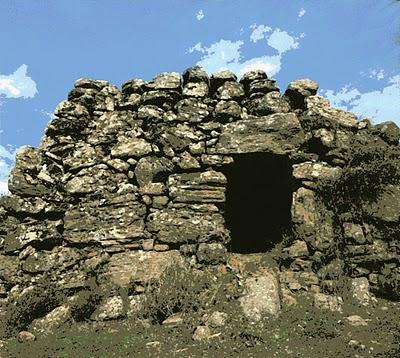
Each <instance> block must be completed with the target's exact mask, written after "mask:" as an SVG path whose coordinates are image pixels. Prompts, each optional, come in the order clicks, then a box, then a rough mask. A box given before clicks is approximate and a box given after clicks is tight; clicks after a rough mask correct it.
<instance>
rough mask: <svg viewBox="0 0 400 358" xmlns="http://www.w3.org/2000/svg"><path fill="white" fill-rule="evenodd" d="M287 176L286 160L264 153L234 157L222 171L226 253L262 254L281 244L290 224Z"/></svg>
mask: <svg viewBox="0 0 400 358" xmlns="http://www.w3.org/2000/svg"><path fill="white" fill-rule="evenodd" d="M291 172H292V167H291V165H290V163H289V161H288V159H287V157H285V156H279V155H274V154H268V153H251V154H241V155H237V156H236V157H235V158H234V163H233V164H231V165H230V166H229V167H227V168H226V169H225V170H224V174H225V175H226V177H227V179H228V185H227V191H226V203H225V219H226V224H227V227H228V229H229V230H230V232H231V238H232V241H231V247H230V251H232V252H236V253H255V252H265V251H268V250H270V249H272V248H273V247H274V246H275V244H276V243H278V242H280V241H281V239H282V230H283V229H284V228H286V227H288V225H289V224H290V221H291V215H290V207H291V202H292V191H293V190H292V175H291Z"/></svg>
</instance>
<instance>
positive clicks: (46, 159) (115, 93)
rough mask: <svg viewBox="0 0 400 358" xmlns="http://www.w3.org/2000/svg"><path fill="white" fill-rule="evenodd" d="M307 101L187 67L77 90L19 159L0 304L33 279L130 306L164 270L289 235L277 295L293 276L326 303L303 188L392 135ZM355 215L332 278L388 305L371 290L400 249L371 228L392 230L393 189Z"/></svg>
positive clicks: (327, 244) (6, 223) (324, 241)
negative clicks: (360, 146) (364, 216)
mask: <svg viewBox="0 0 400 358" xmlns="http://www.w3.org/2000/svg"><path fill="white" fill-rule="evenodd" d="M317 89H318V85H317V84H316V83H315V82H313V81H311V80H309V79H301V80H296V81H293V82H291V83H290V84H289V86H288V88H287V89H286V91H285V92H284V94H283V95H281V93H280V90H279V88H278V87H277V86H276V81H275V80H272V79H270V78H268V77H267V75H266V74H265V72H263V71H259V70H257V71H250V72H247V73H246V74H244V75H243V77H242V78H241V79H240V81H238V79H237V77H236V75H235V74H234V73H232V72H230V71H222V72H218V73H215V74H213V75H212V76H211V77H209V76H208V75H207V73H206V72H205V71H204V70H203V69H202V68H200V67H198V66H196V67H191V68H189V69H187V70H185V71H184V73H183V75H182V77H181V76H180V74H178V73H176V72H172V73H161V74H159V75H158V76H156V77H155V78H154V79H153V80H151V81H148V82H146V81H143V80H139V79H133V80H129V81H127V82H125V83H124V84H123V85H122V89H119V88H118V87H116V86H114V85H112V84H110V83H109V82H107V81H103V80H91V79H86V78H81V79H79V80H77V81H76V82H75V85H74V88H73V89H72V90H71V91H70V92H69V94H68V99H67V100H65V101H62V102H61V103H60V104H59V105H58V106H57V108H56V110H55V112H54V114H55V116H56V117H57V118H55V119H52V120H51V121H50V122H49V123H48V125H47V128H46V131H45V135H44V137H43V138H42V140H41V143H40V145H39V147H38V148H33V147H28V146H25V147H23V148H21V149H20V150H19V152H18V153H17V156H16V165H15V168H13V170H12V172H11V174H10V177H9V190H10V192H11V195H8V196H5V197H2V198H1V199H0V220H1V226H0V267H1V270H0V299H1V305H5V304H6V303H9V302H12V301H13V300H18V299H19V297H21V296H23V294H24V292H26V291H27V290H28V291H29V289H31V288H32V287H33V286H35V284H36V283H37V282H39V279H40V278H43V277H53V279H54V280H55V281H56V283H57V285H58V287H59V289H60V290H61V289H63V290H67V291H68V290H69V291H68V292H70V294H71V296H72V295H73V294H74V293H75V292H77V291H79V290H80V289H81V288H83V287H85V285H87V282H88V277H89V276H90V273H91V272H94V271H96V270H97V269H99V268H101V274H99V277H97V279H98V280H99V282H100V283H101V282H103V281H104V282H106V281H107V282H112V283H113V284H114V285H115V286H118V287H129V288H130V289H131V288H132V290H133V292H132V290H131V291H130V293H129V294H130V295H136V294H140V293H141V292H143V286H142V283H143V282H145V281H146V280H147V279H148V278H149V277H153V276H154V275H156V272H158V271H160V270H161V268H162V267H165V266H168V265H171V264H172V265H173V264H175V263H178V262H180V261H181V260H183V259H185V260H189V261H190V262H191V264H192V265H195V266H196V265H197V267H202V265H203V266H207V265H216V264H221V263H222V264H223V263H226V261H227V257H228V256H229V254H231V253H240V254H253V253H260V252H261V253H262V252H268V251H269V250H271V249H272V248H273V247H274V246H275V245H276V244H279V243H280V242H282V237H283V236H284V234H285V233H287V232H292V233H294V234H293V237H292V240H289V241H286V242H285V245H284V247H283V248H282V257H284V260H283V261H282V263H281V267H280V270H281V273H282V275H281V284H285V282H286V283H288V282H289V281H290V278H292V279H293V277H298V276H299V275H300V276H301V277H303V279H304V280H303V283H302V284H303V285H305V286H306V287H308V288H309V287H314V290H317V289H318V290H319V288H321V289H325V290H326V289H328V290H329V285H330V284H332V280H334V277H329V275H326V274H324V273H323V272H324V269H326V268H327V267H328V268H329V267H330V266H332V267H337V264H338V259H337V258H332V256H331V255H330V252H331V251H330V250H331V249H332V246H334V245H335V244H337V240H338V239H337V236H335V230H334V225H333V222H332V220H330V219H329V216H327V215H325V214H326V212H325V211H326V209H324V206H323V205H322V204H321V202H320V200H319V199H318V197H317V196H316V193H315V190H314V189H315V185H316V183H317V182H318V180H320V179H321V178H331V177H334V176H336V175H338V174H340V172H341V170H342V168H343V167H344V165H345V164H346V156H345V155H344V152H345V151H346V150H347V149H348V148H349V146H351V145H352V143H353V142H354V140H358V141H359V142H362V143H365V145H368V143H372V142H373V143H380V144H381V145H382V146H387V147H391V146H398V145H399V138H400V131H399V129H398V127H397V126H396V125H395V124H394V123H393V122H385V123H381V124H378V125H372V123H371V121H369V120H368V119H364V120H362V121H359V120H358V119H357V117H356V116H355V115H354V114H352V113H349V112H346V111H343V110H340V109H334V108H332V107H330V105H329V102H328V101H327V100H326V99H325V98H323V97H320V96H318V95H317V94H316V93H317ZM332 200H334V199H332ZM388 202H390V205H387V203H388ZM365 211H366V212H367V213H369V218H370V220H366V221H365V222H364V223H362V224H360V223H358V222H354V221H352V219H351V217H350V218H349V217H347V218H346V217H345V219H344V220H343V222H341V225H342V226H341V228H340V229H341V235H342V237H341V241H340V243H341V245H339V246H340V250H341V254H342V258H341V260H339V261H340V262H339V266H340V267H342V268H344V272H346V274H348V275H349V276H351V277H353V278H355V279H357V280H359V282H361V283H362V284H365V285H369V286H370V287H371V289H372V290H374V292H376V293H380V292H381V293H383V294H384V293H388V292H387V291H388V288H387V287H386V286H385V285H383V284H382V280H381V277H383V274H384V272H387V271H388V270H389V272H391V273H392V274H395V275H399V271H400V264H399V262H400V261H399V258H400V245H399V241H398V240H397V239H395V238H387V237H385V236H384V235H383V234H382V232H381V231H380V227H381V226H385V225H398V222H399V215H400V192H399V187H396V186H388V187H387V188H386V190H385V192H384V193H383V194H382V196H381V197H379V199H378V200H377V201H376V202H375V203H372V204H371V205H370V206H369V207H367V208H365ZM330 260H332V261H330ZM385 270H386V271H385ZM296 275H297V276H296ZM106 278H107V280H106ZM102 280H103V281H102ZM299 287H301V285H300V286H299ZM299 287H297V289H298V288H299ZM316 287H317V288H316ZM290 289H293V290H295V289H296V284H293V281H291V285H288V286H287V290H289V291H290ZM397 293H398V292H397ZM389 294H390V292H389ZM112 299H114V300H115V299H116V298H115V297H114V298H112ZM114 303H115V304H116V305H118V304H121V305H122V303H121V302H120V301H118V299H116V302H114ZM110 304H113V302H111V303H110ZM1 305H0V308H1ZM52 308H54V307H50V308H49V310H50V309H52ZM46 313H47V312H42V315H44V314H46ZM111 316H112V314H111ZM99 317H100V318H99ZM99 317H98V319H101V315H100V316H99ZM103 318H104V317H103Z"/></svg>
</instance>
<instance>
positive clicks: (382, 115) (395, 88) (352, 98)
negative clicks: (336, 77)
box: [320, 74, 400, 125]
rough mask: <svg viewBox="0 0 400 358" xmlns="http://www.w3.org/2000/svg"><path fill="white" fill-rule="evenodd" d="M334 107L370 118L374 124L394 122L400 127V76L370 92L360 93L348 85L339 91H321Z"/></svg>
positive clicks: (390, 79) (391, 78)
mask: <svg viewBox="0 0 400 358" xmlns="http://www.w3.org/2000/svg"><path fill="white" fill-rule="evenodd" d="M320 93H321V94H322V95H323V96H324V97H326V98H327V99H328V100H329V101H330V103H331V105H332V106H333V107H337V108H341V109H344V110H347V111H351V112H354V113H356V114H357V115H358V116H359V117H368V118H371V119H373V120H374V122H377V123H378V122H383V121H394V122H396V123H397V124H398V125H400V101H399V98H400V74H399V75H396V76H393V77H390V78H389V80H388V81H387V84H386V86H385V87H383V88H382V89H380V90H375V91H370V92H364V93H362V92H360V91H359V90H358V89H357V88H352V87H351V86H350V85H346V86H344V87H343V88H341V89H340V90H339V91H336V92H335V91H333V90H329V89H328V90H323V89H322V90H321V91H320Z"/></svg>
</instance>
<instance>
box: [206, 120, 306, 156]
mask: <svg viewBox="0 0 400 358" xmlns="http://www.w3.org/2000/svg"><path fill="white" fill-rule="evenodd" d="M304 140H305V137H304V132H303V130H302V128H301V125H300V122H299V120H298V118H297V116H296V114H294V113H276V114H272V115H269V116H265V117H254V119H249V120H241V121H237V122H233V123H228V124H225V125H224V126H223V129H222V133H221V135H220V137H219V141H218V143H217V144H216V146H215V149H209V150H208V151H207V153H209V154H240V153H256V152H268V153H274V154H286V153H288V152H290V151H293V150H296V149H297V148H299V146H300V145H301V144H302V143H303V142H304Z"/></svg>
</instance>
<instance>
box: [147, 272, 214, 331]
mask: <svg viewBox="0 0 400 358" xmlns="http://www.w3.org/2000/svg"><path fill="white" fill-rule="evenodd" d="M211 282H212V280H211V279H210V277H209V276H208V275H207V274H206V273H201V272H196V271H194V269H190V268H185V267H181V266H180V267H175V266H170V267H169V268H168V269H166V270H165V271H164V272H163V274H162V275H161V277H160V278H159V279H158V280H157V281H156V280H153V281H151V282H150V283H149V284H148V285H147V289H146V299H145V301H144V308H143V311H142V312H143V313H142V315H143V316H144V317H146V318H149V319H150V320H151V321H152V323H161V322H162V321H163V320H164V319H166V318H167V317H168V316H170V315H171V314H173V313H177V312H182V314H184V315H185V314H186V315H188V314H190V313H193V312H197V311H201V310H202V309H204V308H205V305H206V300H205V292H206V291H207V289H209V288H210V287H211Z"/></svg>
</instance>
